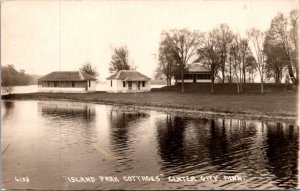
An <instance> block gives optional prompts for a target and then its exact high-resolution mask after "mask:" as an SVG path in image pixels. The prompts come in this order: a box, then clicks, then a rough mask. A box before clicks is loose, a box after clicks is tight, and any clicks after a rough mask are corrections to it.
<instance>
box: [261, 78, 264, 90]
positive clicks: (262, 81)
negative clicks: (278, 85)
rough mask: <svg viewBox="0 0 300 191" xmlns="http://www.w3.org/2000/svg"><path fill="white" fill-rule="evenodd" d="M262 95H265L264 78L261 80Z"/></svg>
mask: <svg viewBox="0 0 300 191" xmlns="http://www.w3.org/2000/svg"><path fill="white" fill-rule="evenodd" d="M260 93H262V94H263V93H264V79H263V77H261V78H260Z"/></svg>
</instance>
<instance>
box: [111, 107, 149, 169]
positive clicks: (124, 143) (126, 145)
mask: <svg viewBox="0 0 300 191" xmlns="http://www.w3.org/2000/svg"><path fill="white" fill-rule="evenodd" d="M109 117H110V119H109V122H110V123H109V124H110V125H109V129H110V139H109V141H110V147H111V151H112V152H113V154H114V156H115V157H116V158H117V161H118V163H119V164H121V165H122V166H121V168H117V169H115V171H116V172H121V171H123V172H124V171H126V170H129V169H132V168H133V166H134V164H133V159H132V158H131V157H130V155H131V154H132V153H133V152H134V151H135V142H134V139H135V136H136V133H135V131H136V130H137V129H138V128H139V126H142V125H143V124H140V122H141V121H143V119H145V118H149V114H145V113H139V112H124V111H113V110H111V111H110V116H109Z"/></svg>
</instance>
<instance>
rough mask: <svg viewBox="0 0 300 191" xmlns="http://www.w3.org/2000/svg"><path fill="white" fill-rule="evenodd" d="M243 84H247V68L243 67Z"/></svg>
mask: <svg viewBox="0 0 300 191" xmlns="http://www.w3.org/2000/svg"><path fill="white" fill-rule="evenodd" d="M243 83H244V84H245V83H246V67H245V66H244V67H243Z"/></svg>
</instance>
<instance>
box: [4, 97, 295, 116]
mask: <svg viewBox="0 0 300 191" xmlns="http://www.w3.org/2000/svg"><path fill="white" fill-rule="evenodd" d="M2 99H3V100H67V101H77V102H87V103H97V104H109V105H117V106H124V107H125V109H127V110H128V109H138V110H157V111H165V112H176V113H185V114H188V115H193V116H208V117H220V116H222V117H230V118H246V119H265V120H284V121H296V120H297V114H298V111H297V104H298V101H297V94H296V93H278V92H276V93H266V94H263V95H261V94H249V93H248V94H242V95H237V94H209V93H206V94H204V93H197V92H188V93H180V92H147V93H129V94H121V93H116V94H110V93H105V92H95V93H82V94H76V93H52V94H48V93H29V94H11V95H2Z"/></svg>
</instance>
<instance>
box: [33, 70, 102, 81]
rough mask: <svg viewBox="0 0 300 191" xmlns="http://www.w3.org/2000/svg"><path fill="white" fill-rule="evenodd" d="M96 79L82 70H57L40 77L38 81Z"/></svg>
mask: <svg viewBox="0 0 300 191" xmlns="http://www.w3.org/2000/svg"><path fill="white" fill-rule="evenodd" d="M87 80H91V81H94V80H96V78H94V77H92V76H90V75H88V74H86V73H84V72H80V71H55V72H51V73H50V74H47V75H45V76H43V77H41V78H39V79H38V81H87Z"/></svg>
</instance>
